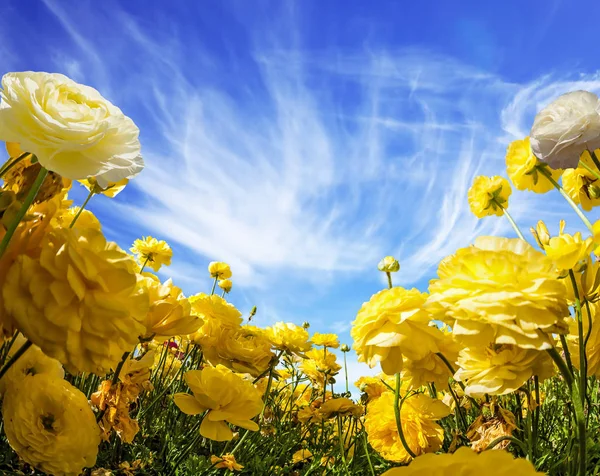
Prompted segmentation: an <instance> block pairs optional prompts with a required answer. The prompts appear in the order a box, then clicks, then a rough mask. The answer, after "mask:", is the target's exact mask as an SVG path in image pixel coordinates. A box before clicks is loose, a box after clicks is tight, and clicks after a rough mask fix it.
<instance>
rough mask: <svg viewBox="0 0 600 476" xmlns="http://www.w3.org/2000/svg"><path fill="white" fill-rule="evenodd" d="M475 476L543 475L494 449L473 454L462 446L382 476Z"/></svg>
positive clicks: (528, 464)
mask: <svg viewBox="0 0 600 476" xmlns="http://www.w3.org/2000/svg"><path fill="white" fill-rule="evenodd" d="M458 474H474V475H475V474H477V475H484V474H485V475H486V476H514V475H519V476H535V475H539V476H541V475H543V474H544V473H538V472H537V471H536V470H535V467H534V466H533V464H531V462H530V461H527V460H526V459H524V458H517V459H514V458H513V455H511V454H510V453H509V452H508V451H504V450H495V451H483V452H482V453H475V452H474V451H473V450H471V449H470V448H469V447H467V446H463V447H461V448H459V449H458V450H456V451H455V452H454V453H445V454H440V455H433V454H427V455H423V456H420V457H418V458H415V460H414V461H413V462H412V463H410V464H409V465H408V466H404V467H401V468H392V469H390V470H388V471H386V472H385V473H383V475H382V476H422V475H427V476H455V475H458Z"/></svg>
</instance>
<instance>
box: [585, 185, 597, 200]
mask: <svg viewBox="0 0 600 476" xmlns="http://www.w3.org/2000/svg"><path fill="white" fill-rule="evenodd" d="M587 191H588V195H589V196H590V198H600V187H598V186H597V185H588V188H587Z"/></svg>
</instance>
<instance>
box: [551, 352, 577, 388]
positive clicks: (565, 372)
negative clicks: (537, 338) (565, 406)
mask: <svg viewBox="0 0 600 476" xmlns="http://www.w3.org/2000/svg"><path fill="white" fill-rule="evenodd" d="M546 352H548V355H549V356H550V358H551V359H552V360H553V361H554V363H555V364H556V366H557V367H558V370H559V371H560V373H561V375H562V376H563V378H564V379H565V382H566V383H567V386H568V387H569V390H571V388H572V387H573V374H571V371H570V370H569V367H567V364H565V361H564V360H563V359H562V357H561V356H560V354H559V353H558V351H557V350H556V347H552V348H551V349H546Z"/></svg>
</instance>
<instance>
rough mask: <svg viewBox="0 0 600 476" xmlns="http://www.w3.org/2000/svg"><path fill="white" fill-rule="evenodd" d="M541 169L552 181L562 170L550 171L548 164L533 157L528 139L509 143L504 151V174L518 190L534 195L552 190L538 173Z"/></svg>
mask: <svg viewBox="0 0 600 476" xmlns="http://www.w3.org/2000/svg"><path fill="white" fill-rule="evenodd" d="M541 169H544V170H545V171H547V172H548V173H550V174H551V176H552V178H553V179H554V181H558V179H559V178H560V176H561V175H562V170H560V169H559V170H553V169H551V168H550V167H549V166H548V164H545V163H544V162H542V161H540V160H539V159H538V158H537V157H536V156H535V155H533V152H532V151H531V144H530V143H529V137H525V139H522V140H515V141H513V142H511V143H510V145H509V146H508V149H507V151H506V172H507V173H508V178H509V179H510V180H511V181H512V183H513V184H514V185H515V187H517V189H518V190H531V191H532V192H536V193H546V192H549V191H550V190H552V189H553V188H554V185H552V182H550V180H548V178H547V177H546V176H545V175H544V174H543V173H541V172H540V170H541Z"/></svg>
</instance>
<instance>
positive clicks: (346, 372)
mask: <svg viewBox="0 0 600 476" xmlns="http://www.w3.org/2000/svg"><path fill="white" fill-rule="evenodd" d="M344 374H345V375H346V393H348V365H347V364H346V352H344Z"/></svg>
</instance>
